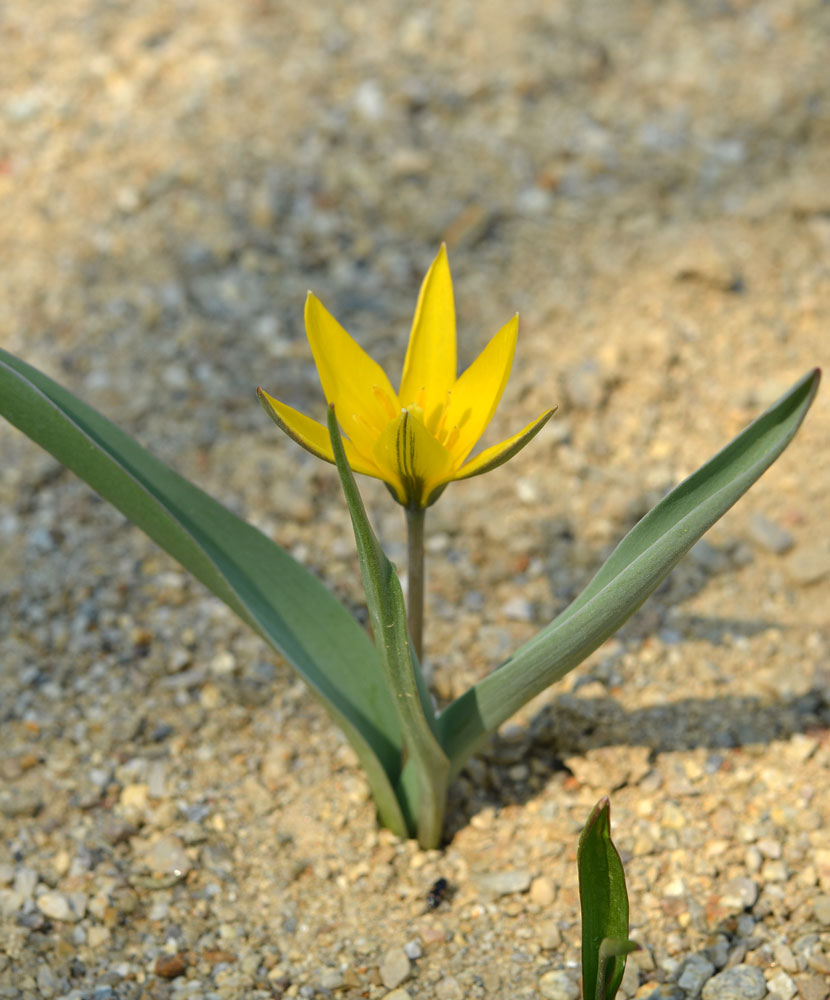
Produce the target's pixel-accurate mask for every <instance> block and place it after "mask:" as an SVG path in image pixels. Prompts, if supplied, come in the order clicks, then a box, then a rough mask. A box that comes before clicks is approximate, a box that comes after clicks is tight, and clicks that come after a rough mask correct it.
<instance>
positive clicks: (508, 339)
mask: <svg viewBox="0 0 830 1000" xmlns="http://www.w3.org/2000/svg"><path fill="white" fill-rule="evenodd" d="M518 332H519V317H518V316H514V317H513V318H512V319H511V320H510V321H509V322H508V323H505V325H504V326H503V327H502V328H501V330H499V332H498V333H497V334H496V335H495V336H494V337H493V338H492V340H491V341H490V343H489V344H488V345H487V346H486V347H485V348H484V350H483V351H482V352H481V354H479V356H478V357H477V358H476V359H475V361H474V362H473V363H472V364H471V365H470V367H469V368H468V369H467V370H466V371H465V372H464V373H463V375H461V377H460V378H459V379H458V381H457V382H456V383H455V386H454V387H453V389H452V392H451V394H450V400H449V404H448V406H447V410H446V413H445V415H444V417H443V418H442V423H443V431H444V433H446V434H447V435H448V438H447V440H452V441H453V443H452V444H448V447H449V448H450V450H451V451H452V454H453V458H454V459H455V461H456V463H461V462H463V461H464V459H465V458H466V457H467V455H469V454H470V452H471V451H472V449H473V447H474V445H475V443H476V441H478V439H479V438H480V437H481V435H482V434H483V433H484V431H485V430H486V428H487V425H488V424H489V423H490V421H491V420H492V419H493V414H494V413H495V412H496V407H497V406H498V405H499V400H500V399H501V397H502V393H503V392H504V387H505V386H506V385H507V380H508V378H509V377H510V368H511V367H512V365H513V355H514V353H515V350H516V337H517V335H518ZM454 427H457V428H458V434H457V435H456V434H454V433H453V428H454ZM449 435H452V437H449ZM439 439H441V440H443V438H442V436H441V434H440V433H439Z"/></svg>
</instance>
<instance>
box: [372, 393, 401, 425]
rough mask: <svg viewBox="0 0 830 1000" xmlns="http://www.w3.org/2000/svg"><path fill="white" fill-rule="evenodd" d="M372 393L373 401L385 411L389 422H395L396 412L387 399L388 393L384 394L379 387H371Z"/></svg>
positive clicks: (393, 405) (390, 401)
mask: <svg viewBox="0 0 830 1000" xmlns="http://www.w3.org/2000/svg"><path fill="white" fill-rule="evenodd" d="M372 392H373V393H374V395H375V399H377V400H378V402H379V403H380V404H381V406H383V408H384V409H385V410H386V415H387V417H389V419H390V420H397V417H398V411H397V409H396V407H395V404H394V403H393V402H392V400H391V399H390V398H389V393H388V392H385V391H384V390H383V389H382V388H381V387H380V386H379V385H373V386H372Z"/></svg>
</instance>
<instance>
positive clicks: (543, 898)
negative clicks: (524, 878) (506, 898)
mask: <svg viewBox="0 0 830 1000" xmlns="http://www.w3.org/2000/svg"><path fill="white" fill-rule="evenodd" d="M530 899H531V901H532V902H534V903H538V905H539V906H550V905H551V904H552V903H553V901H554V900H555V899H556V886H555V885H554V883H553V879H551V878H549V877H548V876H547V875H539V876H537V877H536V878H535V879H533V881H532V882H531V883H530Z"/></svg>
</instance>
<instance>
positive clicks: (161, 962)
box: [155, 952, 187, 979]
mask: <svg viewBox="0 0 830 1000" xmlns="http://www.w3.org/2000/svg"><path fill="white" fill-rule="evenodd" d="M185 972H187V959H186V958H185V956H184V955H182V953H181V952H177V953H176V954H175V955H159V957H158V958H157V959H156V964H155V973H156V975H157V976H161V978H162V979H176V978H177V977H178V976H183V975H184V974H185Z"/></svg>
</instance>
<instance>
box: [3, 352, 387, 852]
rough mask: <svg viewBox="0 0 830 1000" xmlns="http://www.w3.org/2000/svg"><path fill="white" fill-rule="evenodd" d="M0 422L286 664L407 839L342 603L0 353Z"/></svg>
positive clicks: (364, 656) (74, 401)
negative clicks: (100, 501) (83, 485)
mask: <svg viewBox="0 0 830 1000" xmlns="http://www.w3.org/2000/svg"><path fill="white" fill-rule="evenodd" d="M0 413H2V415H3V416H5V417H6V418H7V419H8V420H9V421H10V422H11V423H12V424H14V425H15V426H16V427H18V428H19V429H20V430H22V431H23V433H24V434H26V435H28V436H29V437H30V438H32V439H33V440H34V441H36V442H37V443H38V444H39V445H41V446H42V447H43V448H45V449H46V450H47V451H49V452H51V454H52V455H54V456H55V458H57V459H58V460H59V461H60V462H62V463H63V464H64V465H66V466H67V467H68V468H69V469H71V470H72V471H73V472H75V473H76V474H77V475H78V476H80V477H81V478H82V479H84V480H86V482H87V483H89V485H90V486H92V488H93V489H95V490H96V491H97V492H98V493H100V494H101V496H102V497H104V498H105V499H106V500H109V501H110V503H112V504H113V505H114V506H115V507H117V508H118V509H119V510H120V511H121V512H122V513H123V514H124V515H125V516H126V517H127V518H129V519H130V520H131V521H132V522H133V523H134V524H136V525H138V527H140V528H141V529H142V530H143V531H144V532H146V534H148V535H149V536H150V537H151V538H152V539H153V540H154V541H155V542H157V543H158V544H159V545H160V546H161V547H162V548H163V549H165V550H166V551H167V552H169V553H170V555H172V556H173V558H174V559H176V560H178V561H179V562H180V563H181V564H182V566H184V567H185V568H187V569H188V570H190V572H191V573H193V575H194V576H195V577H197V579H199V580H201V582H202V583H204V584H205V586H206V587H208V588H209V589H210V590H212V591H213V593H214V594H216V596H217V597H219V598H220V599H221V600H223V601H224V602H225V604H227V605H228V607H230V608H231V609H232V610H233V611H234V612H235V613H236V614H237V615H238V616H239V617H240V618H241V619H242V620H243V621H244V622H246V624H248V625H250V626H251V628H253V629H254V630H255V631H256V632H258V633H259V634H260V635H261V636H262V637H263V638H264V639H265V640H266V641H267V642H268V643H269V644H270V645H271V646H272V647H273V648H274V649H276V650H278V651H279V652H280V653H282V655H283V656H285V658H286V659H287V660H288V661H289V662H290V663H291V664H292V665H293V666H294V667H295V669H296V670H297V671H298V673H300V674H301V675H302V676H303V678H304V679H305V680H306V681H307V682H308V684H309V685H310V687H311V688H312V689H313V690H314V691H315V692H316V694H317V695H318V696H319V697H320V698H321V700H322V702H323V704H324V706H325V707H326V709H327V710H328V711H329V713H330V715H331V716H332V717H333V719H334V720H335V722H337V724H338V725H339V726H340V727H341V729H342V730H343V732H344V733H345V735H346V736H347V738H348V739H349V741H350V742H351V744H352V746H353V747H354V749H355V751H356V753H357V755H358V757H359V758H360V761H361V764H362V765H363V767H364V769H365V771H366V774H367V778H368V780H369V783H370V785H371V788H372V794H373V795H374V798H375V801H376V803H377V805H378V810H379V812H380V815H381V820H382V822H383V823H384V824H385V825H387V826H389V827H390V828H391V829H393V830H395V832H397V833H398V834H399V835H400V836H406V824H405V822H404V819H403V815H402V813H401V811H400V807H399V806H398V803H397V799H396V797H395V793H394V791H393V788H394V785H395V783H396V782H397V780H398V778H399V775H400V768H401V743H400V736H399V733H398V729H397V725H396V715H395V707H394V704H393V702H392V699H391V698H390V696H389V693H388V692H387V689H386V685H385V682H384V678H383V674H382V672H381V668H380V664H379V661H378V655H377V653H376V651H375V649H374V647H373V645H372V642H371V640H370V638H369V636H368V635H367V634H366V632H365V631H364V630H363V629H362V628H361V627H360V626H359V625H358V624H357V622H355V621H354V619H353V618H352V617H351V615H350V614H349V613H348V611H347V610H346V609H345V608H344V607H343V605H342V604H340V602H339V601H338V600H337V599H336V598H335V597H334V596H333V595H332V594H331V593H330V592H329V591H328V590H327V589H326V588H325V587H324V586H323V584H322V583H320V581H319V580H317V579H316V578H315V577H314V576H312V574H311V573H309V572H308V570H306V569H304V568H303V567H302V566H301V565H300V564H299V563H298V562H296V560H294V559H292V558H291V556H290V555H288V553H287V552H285V551H284V550H283V549H281V548H280V547H279V546H278V545H276V544H275V543H274V542H273V541H271V539H270V538H268V537H266V536H265V535H263V534H262V532H260V531H258V530H257V529H256V528H254V527H252V526H251V525H249V524H247V523H246V522H245V521H243V520H242V519H241V518H239V517H237V516H236V515H235V514H232V513H231V512H230V511H229V510H227V508H225V507H223V506H222V505H221V504H220V503H217V501H215V500H213V499H212V498H211V497H209V496H208V495H207V494H206V493H204V492H203V491H202V490H200V489H199V488H198V487H196V486H194V485H193V484H192V483H190V482H188V481H187V480H186V479H184V478H183V477H182V476H180V475H178V474H177V473H175V472H173V471H172V469H170V468H168V466H166V465H164V464H163V463H162V462H160V461H159V460H158V459H156V458H154V457H153V456H152V455H151V454H150V453H149V452H147V451H146V450H145V449H144V448H142V447H141V446H140V445H139V444H138V443H137V442H136V441H134V440H133V439H132V438H130V437H129V436H128V435H127V434H125V433H124V432H123V431H121V430H119V429H118V428H117V427H115V425H114V424H112V423H110V422H109V421H108V420H106V419H105V418H104V417H103V416H101V414H100V413H98V412H97V411H96V410H94V409H92V408H91V407H90V406H88V405H87V404H86V403H83V402H82V401H81V400H79V399H78V398H77V397H75V396H73V395H72V394H71V393H70V392H68V391H67V390H66V389H64V388H62V387H61V386H60V385H58V384H57V383H55V382H53V381H52V380H51V379H49V378H47V377H46V376H45V375H43V374H42V373H41V372H39V371H37V369H35V368H32V367H31V366H30V365H27V364H25V363H24V362H22V361H20V360H19V359H18V358H15V357H14V356H13V355H11V354H8V353H7V352H6V351H2V350H0Z"/></svg>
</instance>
